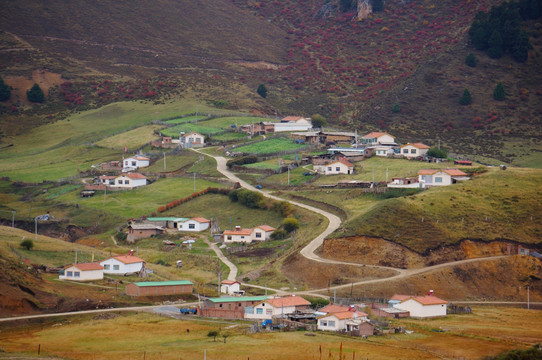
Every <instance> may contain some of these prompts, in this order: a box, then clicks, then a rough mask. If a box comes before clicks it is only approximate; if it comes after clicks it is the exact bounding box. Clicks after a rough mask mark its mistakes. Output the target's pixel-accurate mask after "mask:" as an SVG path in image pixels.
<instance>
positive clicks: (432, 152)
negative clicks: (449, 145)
mask: <svg viewBox="0 0 542 360" xmlns="http://www.w3.org/2000/svg"><path fill="white" fill-rule="evenodd" d="M427 156H431V157H434V158H438V159H445V158H447V157H448V152H447V151H446V150H444V149H439V148H438V147H432V148H431V149H429V150H427Z"/></svg>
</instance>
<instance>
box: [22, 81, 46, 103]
mask: <svg viewBox="0 0 542 360" xmlns="http://www.w3.org/2000/svg"><path fill="white" fill-rule="evenodd" d="M26 98H27V99H28V101H30V102H34V103H41V102H43V101H44V100H45V95H44V94H43V90H41V88H40V86H39V85H38V84H34V86H32V88H30V90H28V91H27V92H26Z"/></svg>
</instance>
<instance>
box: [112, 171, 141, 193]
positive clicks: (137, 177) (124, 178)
mask: <svg viewBox="0 0 542 360" xmlns="http://www.w3.org/2000/svg"><path fill="white" fill-rule="evenodd" d="M145 185H147V178H146V177H145V175H142V174H140V173H128V174H123V175H119V176H117V177H115V179H113V184H112V185H111V181H110V185H109V186H110V187H111V188H113V189H133V188H136V187H139V186H145Z"/></svg>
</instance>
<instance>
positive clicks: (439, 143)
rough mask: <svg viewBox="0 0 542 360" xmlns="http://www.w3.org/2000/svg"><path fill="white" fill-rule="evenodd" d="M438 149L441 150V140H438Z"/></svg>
mask: <svg viewBox="0 0 542 360" xmlns="http://www.w3.org/2000/svg"><path fill="white" fill-rule="evenodd" d="M438 149H439V150H440V138H439V139H438Z"/></svg>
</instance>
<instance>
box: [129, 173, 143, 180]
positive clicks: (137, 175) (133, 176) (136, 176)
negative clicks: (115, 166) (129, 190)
mask: <svg viewBox="0 0 542 360" xmlns="http://www.w3.org/2000/svg"><path fill="white" fill-rule="evenodd" d="M126 176H127V177H129V178H130V179H132V180H137V179H146V177H145V175H142V174H140V173H129V174H126Z"/></svg>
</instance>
